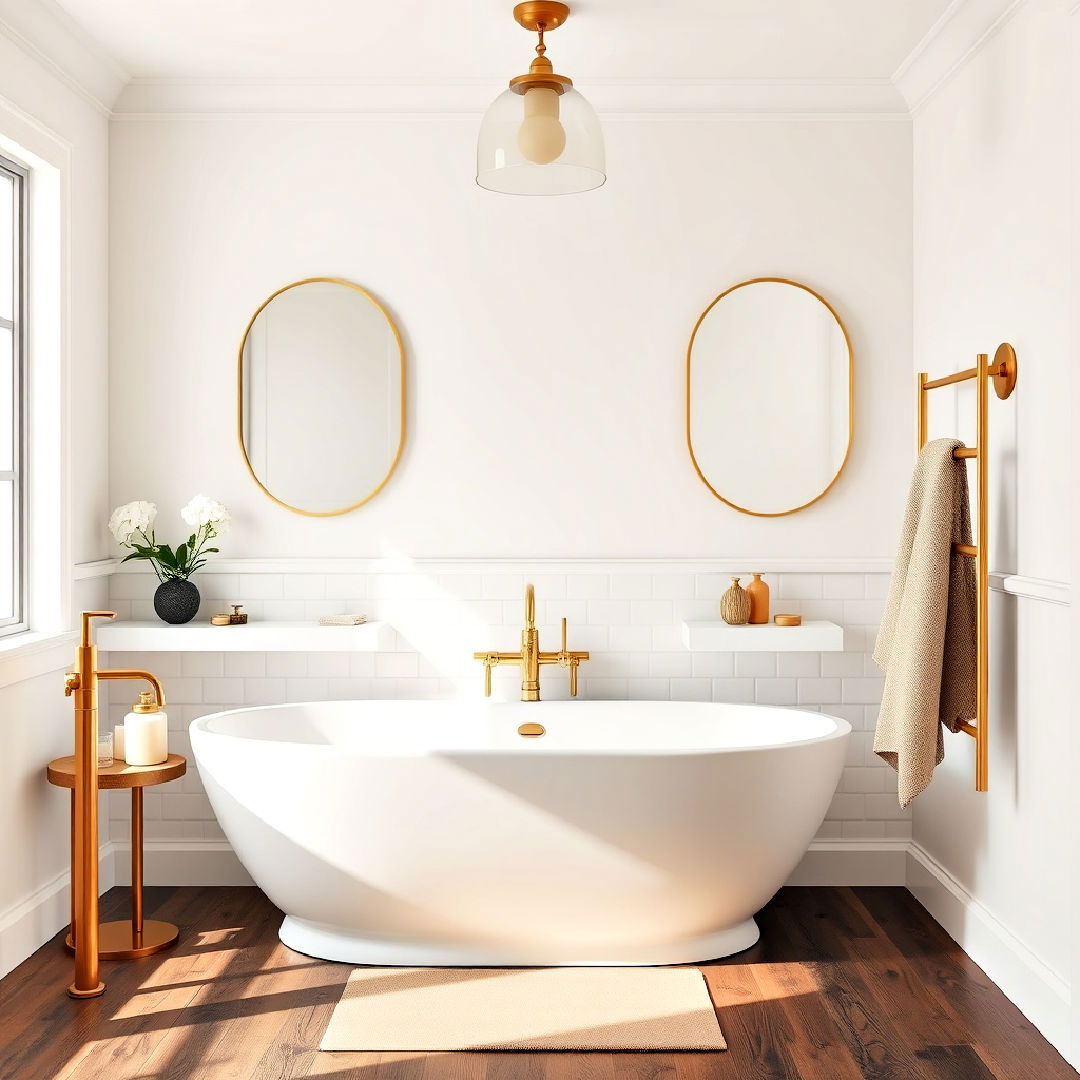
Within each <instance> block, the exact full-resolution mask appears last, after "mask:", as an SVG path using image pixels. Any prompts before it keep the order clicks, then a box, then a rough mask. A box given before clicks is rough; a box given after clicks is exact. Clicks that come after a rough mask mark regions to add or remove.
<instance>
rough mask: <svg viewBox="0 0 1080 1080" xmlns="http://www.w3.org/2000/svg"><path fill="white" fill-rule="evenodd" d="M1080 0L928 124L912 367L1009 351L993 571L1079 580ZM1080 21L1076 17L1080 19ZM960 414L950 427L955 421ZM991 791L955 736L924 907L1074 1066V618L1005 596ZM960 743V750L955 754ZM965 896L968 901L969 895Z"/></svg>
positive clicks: (1043, 2)
mask: <svg viewBox="0 0 1080 1080" xmlns="http://www.w3.org/2000/svg"><path fill="white" fill-rule="evenodd" d="M1067 7H1068V5H1067V4H1066V3H1064V2H1059V0H1031V2H1029V3H1026V4H1022V5H1020V6H1019V8H1018V9H1017V10H1016V11H1015V13H1014V14H1013V16H1012V18H1011V19H1009V20H1008V21H1007V22H1005V23H1004V24H1003V25H1001V26H1000V27H999V28H998V30H997V32H996V33H994V34H992V35H990V36H989V37H988V38H986V39H985V40H984V42H983V43H982V45H981V47H980V48H978V49H977V50H976V51H975V52H974V54H973V55H971V56H970V58H969V59H968V61H967V63H966V64H964V65H963V66H962V67H961V68H960V70H959V71H957V72H956V74H955V75H954V76H953V77H952V78H951V79H950V80H949V81H948V82H947V83H946V84H945V85H944V86H943V87H942V88H941V89H940V90H939V91H938V92H937V93H936V95H934V96H933V97H932V99H930V100H929V101H928V102H927V103H926V104H925V105H924V106H923V107H922V108H921V109H920V110H919V111H918V113H917V115H916V117H915V125H914V173H915V202H914V220H915V355H916V357H917V360H918V366H919V367H920V368H924V369H926V370H929V371H931V372H935V373H937V374H943V373H945V372H947V371H951V370H955V369H956V368H959V367H964V366H969V365H970V364H971V362H972V357H973V354H974V353H975V352H976V351H988V352H990V353H992V352H993V350H994V348H995V347H996V345H997V344H998V342H999V341H1011V342H1012V343H1013V344H1014V345H1015V346H1016V348H1017V351H1018V354H1019V359H1020V375H1019V382H1018V385H1017V389H1016V392H1015V395H1014V397H1013V398H1012V399H1011V400H1009V401H1008V402H1005V403H1001V402H998V401H997V400H996V399H992V402H991V405H990V423H991V441H992V447H993V452H992V456H991V466H990V468H991V493H992V498H993V505H992V506H991V508H990V512H991V563H992V565H993V566H994V567H995V568H1000V569H1003V570H1012V571H1015V572H1016V573H1018V574H1019V575H1021V576H1022V577H1025V578H1029V579H1049V580H1052V581H1057V582H1067V581H1069V580H1070V578H1071V575H1072V571H1073V567H1072V566H1071V565H1070V563H1071V560H1072V558H1073V556H1072V552H1073V551H1074V550H1075V547H1076V536H1077V534H1076V532H1075V531H1072V532H1070V524H1069V518H1068V515H1067V513H1065V512H1064V511H1065V506H1064V505H1063V495H1064V494H1065V493H1066V492H1067V485H1066V484H1065V483H1063V481H1064V480H1065V479H1066V478H1067V477H1068V475H1069V469H1070V467H1072V468H1073V469H1075V461H1076V459H1075V455H1074V449H1073V446H1072V443H1071V439H1070V412H1069V410H1070V407H1071V406H1070V393H1069V386H1070V383H1071V381H1072V380H1073V368H1074V366H1075V363H1076V351H1075V338H1074V337H1073V336H1072V328H1071V327H1070V321H1071V318H1072V317H1073V310H1072V307H1071V304H1070V300H1071V296H1070V273H1071V267H1070V261H1071V259H1072V257H1073V256H1074V253H1075V250H1076V248H1075V244H1076V239H1075V235H1073V236H1070V224H1069V221H1070V215H1071V214H1072V213H1073V211H1074V199H1075V195H1074V191H1075V183H1076V180H1075V175H1072V176H1070V158H1071V152H1072V151H1071V148H1070V144H1069V137H1068V136H1069V133H1070V131H1071V130H1072V118H1071V116H1070V111H1069V110H1070V84H1069V79H1070V70H1069V63H1070V52H1069V49H1070V27H1069V17H1068V14H1067ZM1073 21H1075V18H1074V20H1073ZM938 393H939V394H942V395H944V397H945V403H944V405H943V406H940V407H939V408H938V409H937V411H936V413H935V421H936V424H937V425H945V426H938V427H936V428H935V431H938V430H940V431H941V433H946V431H947V432H948V433H950V434H951V433H952V431H953V430H956V429H957V425H959V431H960V434H961V436H962V437H965V436H966V437H967V438H969V439H971V438H972V437H973V435H974V432H973V431H972V430H971V424H972V422H973V414H974V401H973V398H972V396H971V391H970V389H969V388H965V390H963V391H961V392H960V393H959V394H958V395H956V400H955V401H953V400H952V399H951V397H950V391H947V390H946V391H939V392H938ZM950 413H951V416H950ZM990 617H991V635H992V641H991V662H992V679H991V710H992V712H991V717H990V725H991V726H990V731H991V743H990V779H989V786H990V790H989V793H988V794H985V795H980V794H977V793H975V792H974V790H973V776H974V771H973V753H974V747H973V745H972V741H971V740H960V739H955V740H950V742H949V747H948V756H947V758H946V761H945V763H944V765H943V766H942V767H941V768H940V769H939V770H938V773H937V775H936V777H935V780H934V783H933V784H932V785H931V787H930V788H929V789H928V790H927V792H926V793H925V794H924V795H922V796H920V798H919V799H918V800H917V802H916V804H915V814H914V837H915V841H916V843H917V844H918V845H920V846H921V848H922V849H923V850H924V852H925V853H926V854H927V855H928V856H929V858H930V859H931V860H934V861H936V863H937V864H938V866H939V868H940V869H942V870H944V872H945V874H946V875H948V876H949V877H950V878H951V879H952V881H953V885H954V886H955V887H956V890H955V895H953V896H952V897H950V896H949V895H947V892H948V890H946V891H945V892H943V891H942V890H941V888H940V887H939V885H940V883H938V885H930V884H927V885H926V887H925V888H920V889H917V893H918V895H920V897H921V898H923V899H924V902H927V903H928V904H929V905H930V907H931V910H933V911H934V912H935V914H937V915H938V917H939V918H941V919H942V921H943V922H944V923H945V925H946V926H947V927H948V928H949V929H950V930H951V931H952V932H953V933H954V934H955V935H956V936H957V938H958V940H959V941H960V943H961V944H962V945H964V947H965V948H966V949H967V950H968V951H969V952H970V954H971V955H972V956H973V958H974V959H975V960H976V961H977V962H979V963H980V964H982V965H983V966H984V967H985V968H986V969H987V971H988V973H989V974H990V976H991V978H994V979H995V980H996V981H998V982H999V983H1000V985H1001V986H1002V989H1003V990H1004V991H1005V993H1006V994H1008V995H1009V996H1010V997H1012V998H1013V1000H1015V1001H1016V1002H1017V1003H1018V1004H1019V1005H1020V1006H1021V1008H1023V1009H1024V1010H1025V1012H1027V1014H1028V1016H1029V1017H1030V1018H1031V1019H1032V1020H1033V1021H1035V1023H1036V1024H1037V1025H1038V1026H1039V1027H1040V1028H1041V1029H1042V1030H1043V1032H1044V1034H1046V1035H1047V1037H1048V1038H1050V1039H1051V1040H1052V1041H1053V1042H1054V1043H1055V1044H1056V1045H1057V1046H1058V1047H1059V1048H1060V1049H1062V1051H1063V1052H1064V1053H1065V1054H1066V1055H1067V1056H1069V1057H1070V1058H1071V1059H1072V1060H1073V1061H1074V1062H1077V1061H1080V1041H1076V1040H1074V1039H1071V1038H1070V1036H1069V1032H1068V1028H1069V1010H1070V1005H1069V998H1070V993H1071V990H1070V986H1071V984H1072V983H1073V980H1074V977H1075V973H1076V970H1077V961H1078V957H1080V952H1078V950H1077V943H1076V938H1075V929H1074V927H1073V925H1072V923H1073V920H1072V918H1071V916H1067V917H1066V918H1065V919H1064V921H1062V920H1061V919H1059V918H1057V916H1056V913H1058V912H1062V913H1067V912H1071V911H1075V910H1076V905H1077V902H1078V901H1080V895H1078V894H1077V892H1076V889H1077V883H1076V882H1075V881H1073V880H1071V878H1070V870H1071V861H1072V855H1071V849H1073V848H1075V845H1076V833H1075V822H1076V819H1077V814H1078V812H1080V797H1078V795H1077V791H1078V788H1077V785H1076V776H1075V770H1076V756H1075V753H1070V752H1069V750H1068V745H1067V742H1066V741H1064V739H1065V738H1066V736H1067V733H1068V732H1069V730H1070V729H1072V728H1075V724H1074V722H1073V720H1074V714H1075V697H1070V695H1069V692H1068V689H1069V688H1068V680H1067V678H1066V677H1065V674H1064V673H1065V672H1066V671H1068V670H1069V668H1070V667H1074V666H1075V660H1076V653H1075V646H1072V647H1070V622H1071V618H1070V611H1069V608H1068V606H1066V605H1063V604H1060V603H1050V602H1047V601H1045V600H1041V599H1035V598H1033V597H1012V596H1004V595H1001V594H995V595H994V597H993V601H992V604H991V615H990ZM956 743H958V744H959V745H955V744H956ZM958 896H959V897H960V898H961V900H962V902H963V903H962V905H961V907H962V908H963V910H961V907H958V905H957V897H958Z"/></svg>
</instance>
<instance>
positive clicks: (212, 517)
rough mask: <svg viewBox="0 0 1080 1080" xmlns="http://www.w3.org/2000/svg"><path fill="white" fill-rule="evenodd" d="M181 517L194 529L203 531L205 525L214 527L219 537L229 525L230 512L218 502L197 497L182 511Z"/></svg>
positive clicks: (200, 496) (201, 496)
mask: <svg viewBox="0 0 1080 1080" xmlns="http://www.w3.org/2000/svg"><path fill="white" fill-rule="evenodd" d="M180 516H181V517H182V518H183V519H184V521H186V522H187V523H188V525H190V526H191V527H192V528H193V529H201V528H202V527H203V526H204V525H212V526H213V527H214V531H215V532H216V533H218V534H219V535H220V534H221V533H222V532H223V531H224V529H225V526H226V525H228V524H229V520H230V518H229V511H228V510H227V509H226V508H225V507H224V506H223V505H222V504H221V503H219V502H218V501H217V499H208V498H207V497H206V496H205V495H196V496H195V498H194V499H192V500H191V502H189V503H188V504H187V506H185V507H184V509H183V510H181V511H180Z"/></svg>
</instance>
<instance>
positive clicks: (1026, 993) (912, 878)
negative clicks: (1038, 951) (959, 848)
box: [906, 841, 1080, 1066]
mask: <svg viewBox="0 0 1080 1080" xmlns="http://www.w3.org/2000/svg"><path fill="white" fill-rule="evenodd" d="M906 884H907V887H908V889H909V890H910V891H911V893H912V895H913V896H914V897H915V899H916V900H918V901H919V903H920V904H922V906H923V907H924V908H926V910H927V911H928V912H929V913H930V914H931V915H932V916H933V918H934V919H935V921H936V922H938V923H939V924H940V925H941V927H942V928H943V929H944V930H945V932H946V933H947V934H948V935H949V937H951V938H952V939H953V940H954V941H955V942H956V943H957V944H958V945H959V946H960V948H961V949H963V950H964V952H965V953H967V954H968V956H970V957H971V959H972V960H974V961H975V963H976V964H978V965H979V967H981V968H982V969H983V970H984V971H985V972H986V974H987V975H988V976H989V977H990V979H991V980H992V981H993V982H994V983H996V984H997V986H998V987H999V988H1000V989H1001V992H1002V993H1003V994H1004V995H1005V996H1006V997H1007V998H1008V999H1009V1000H1010V1001H1011V1002H1012V1003H1013V1004H1014V1005H1015V1006H1016V1007H1017V1008H1018V1009H1019V1010H1020V1011H1021V1012H1022V1013H1023V1014H1024V1015H1025V1016H1026V1017H1027V1018H1028V1020H1030V1021H1031V1022H1032V1023H1033V1024H1034V1025H1035V1027H1037V1028H1038V1029H1039V1031H1040V1032H1042V1034H1043V1036H1044V1037H1045V1038H1046V1040H1047V1041H1048V1042H1050V1043H1051V1044H1053V1046H1054V1047H1055V1048H1056V1049H1057V1050H1058V1052H1059V1053H1061V1055H1062V1056H1063V1057H1065V1059H1066V1060H1067V1061H1069V1062H1070V1064H1072V1065H1074V1066H1076V1065H1080V1059H1078V1057H1077V1054H1076V1053H1075V1052H1073V1049H1072V1047H1071V1038H1070V1031H1069V1027H1070V1011H1071V1009H1070V997H1071V991H1070V987H1069V984H1068V982H1067V981H1066V980H1065V979H1064V978H1062V976H1061V975H1059V974H1058V973H1057V972H1056V971H1054V970H1053V969H1052V968H1050V967H1048V966H1047V965H1046V964H1045V963H1044V962H1043V961H1042V960H1040V959H1039V957H1037V956H1036V955H1035V954H1034V953H1033V952H1032V951H1031V950H1030V949H1029V948H1028V947H1027V946H1026V945H1025V944H1024V943H1023V942H1022V941H1021V940H1020V939H1019V938H1018V937H1017V936H1016V935H1015V934H1014V933H1013V932H1012V931H1011V930H1010V929H1009V928H1008V927H1007V926H1006V925H1005V924H1004V923H1003V922H1001V920H1000V919H998V918H997V916H996V915H994V913H993V912H992V911H990V910H989V909H988V908H987V907H986V906H985V905H984V904H983V903H982V902H981V901H980V900H979V899H978V898H977V897H975V896H973V895H972V894H971V893H970V892H969V891H968V890H967V889H966V888H965V887H964V886H963V885H961V884H960V882H959V881H957V880H956V879H955V878H954V877H953V876H952V875H951V874H950V873H949V871H948V870H946V869H945V867H944V866H942V865H941V863H939V862H938V861H937V860H936V859H935V858H934V857H933V856H932V855H931V854H930V853H929V852H928V851H927V850H926V849H925V848H923V847H922V846H921V845H920V844H917V843H915V842H914V841H913V842H911V843H910V844H909V845H908V852H907V868H906Z"/></svg>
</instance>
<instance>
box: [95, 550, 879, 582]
mask: <svg viewBox="0 0 1080 1080" xmlns="http://www.w3.org/2000/svg"><path fill="white" fill-rule="evenodd" d="M892 564H893V560H892V559H891V558H886V557H884V556H869V557H859V556H852V557H850V558H777V557H772V558H768V557H767V558H762V557H761V556H758V555H745V556H741V555H735V556H709V555H701V556H692V557H681V556H678V557H677V556H650V555H642V556H632V557H626V556H612V557H605V556H602V555H583V556H559V555H556V556H551V555H535V556H501V555H478V556H440V555H434V556H428V555H418V556H415V557H413V556H407V555H390V556H370V557H352V556H346V557H334V556H329V557H308V556H295V557H291V556H287V557H278V558H260V557H242V558H231V559H230V558H220V559H214V560H213V561H212V562H209V563H207V565H206V566H204V567H203V568H202V569H201V570H200V571H199V576H200V577H201V576H204V575H206V574H418V573H423V574H527V573H537V574H611V573H615V574H734V573H741V574H747V573H750V571H751V570H760V571H761V572H762V573H765V574H887V573H889V572H890V571H891V570H892ZM113 573H116V574H145V573H147V570H146V568H145V567H143V566H140V565H139V564H138V562H130V563H123V564H122V563H121V562H120V560H118V559H114V560H100V561H98V562H93V563H81V564H79V566H78V567H77V568H76V577H83V576H86V577H101V576H107V575H108V574H113Z"/></svg>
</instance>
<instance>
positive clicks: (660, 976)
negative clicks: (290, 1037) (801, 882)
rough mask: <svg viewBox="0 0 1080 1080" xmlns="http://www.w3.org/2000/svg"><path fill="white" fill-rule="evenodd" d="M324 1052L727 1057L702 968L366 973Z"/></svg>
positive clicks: (337, 1017)
mask: <svg viewBox="0 0 1080 1080" xmlns="http://www.w3.org/2000/svg"><path fill="white" fill-rule="evenodd" d="M320 1048H321V1049H323V1050H428V1051H439V1050H726V1049H727V1043H725V1042H724V1036H723V1035H722V1034H721V1033H720V1025H719V1024H718V1023H717V1022H716V1013H715V1012H713V1007H712V1001H711V1000H710V998H709V990H708V987H707V986H706V985H705V980H704V979H703V978H702V976H701V972H700V971H698V970H697V969H696V968H648V967H641V968H599V967H598V968H357V970H356V971H354V972H353V973H352V975H350V976H349V981H348V983H347V984H346V986H345V992H344V993H343V994H342V995H341V1000H340V1001H339V1002H338V1003H337V1005H336V1006H335V1008H334V1013H333V1015H332V1016H331V1017H330V1025H329V1027H327V1029H326V1034H325V1035H324V1036H323V1039H322V1043H321V1047H320Z"/></svg>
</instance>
